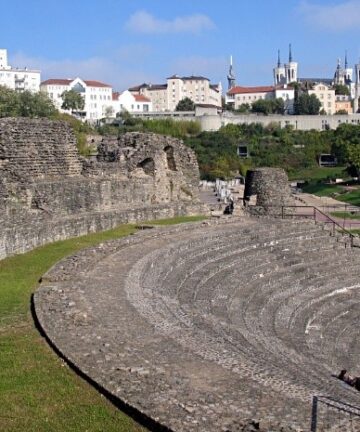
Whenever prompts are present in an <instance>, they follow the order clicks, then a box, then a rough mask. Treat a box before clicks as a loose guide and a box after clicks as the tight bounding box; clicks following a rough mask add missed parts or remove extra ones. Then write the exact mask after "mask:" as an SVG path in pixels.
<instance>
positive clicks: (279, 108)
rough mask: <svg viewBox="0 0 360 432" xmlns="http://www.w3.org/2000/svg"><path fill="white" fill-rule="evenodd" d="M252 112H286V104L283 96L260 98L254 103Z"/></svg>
mask: <svg viewBox="0 0 360 432" xmlns="http://www.w3.org/2000/svg"><path fill="white" fill-rule="evenodd" d="M251 110H252V112H257V113H262V114H265V115H268V114H284V111H285V106H284V101H283V99H282V98H277V99H259V100H257V101H255V102H254V103H253V104H252V107H251Z"/></svg>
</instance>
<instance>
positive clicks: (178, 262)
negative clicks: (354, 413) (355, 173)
mask: <svg viewBox="0 0 360 432" xmlns="http://www.w3.org/2000/svg"><path fill="white" fill-rule="evenodd" d="M359 258H360V256H359V253H358V251H356V250H349V249H345V248H344V246H343V245H342V244H340V243H336V241H335V239H334V237H330V236H329V233H328V232H327V231H325V230H323V229H322V227H321V226H318V225H313V224H312V223H309V222H307V223H305V222H301V223H300V222H295V221H292V222H282V221H273V220H271V219H265V220H263V221H261V222H257V221H256V220H247V219H242V220H240V221H238V222H231V223H226V222H225V223H223V222H219V223H215V222H213V221H212V222H206V224H194V225H188V226H180V227H172V228H166V229H165V228H162V229H159V228H157V229H153V230H147V231H146V232H145V231H144V232H142V233H139V234H136V235H134V236H131V237H129V238H127V239H122V240H118V241H113V242H110V243H106V244H103V245H100V246H98V247H95V248H91V249H88V250H85V251H82V252H79V253H78V254H77V255H75V256H73V257H69V258H67V259H66V260H64V261H62V262H60V263H59V264H57V265H56V266H55V267H54V268H53V269H52V270H51V271H49V272H48V273H47V274H46V275H44V278H43V282H42V285H41V287H40V289H39V291H38V292H37V293H36V294H35V299H34V300H35V310H36V314H37V317H38V319H39V321H40V323H41V326H42V327H43V329H44V330H45V332H46V334H47V336H48V337H49V339H50V340H51V341H52V342H53V343H54V344H55V345H56V346H57V348H58V349H59V350H60V351H61V352H62V353H63V354H64V355H65V357H67V358H68V359H69V360H70V361H71V362H72V363H74V364H75V365H76V366H77V367H79V368H80V369H81V370H82V371H83V372H84V373H86V374H87V375H88V376H89V377H91V378H92V379H93V380H95V381H96V382H98V383H99V384H101V385H102V386H104V387H105V388H106V389H107V390H108V391H110V392H111V393H112V394H113V395H115V396H116V397H118V398H120V399H121V400H123V401H125V402H126V403H129V404H130V405H132V406H133V407H135V408H136V409H138V410H139V411H140V412H142V413H145V414H146V415H148V416H150V417H151V418H153V419H156V420H157V421H158V422H159V423H160V424H163V425H166V426H167V427H169V428H170V429H171V430H173V431H181V432H190V431H194V432H195V431H196V432H219V431H228V432H235V431H253V430H260V431H267V432H270V431H276V432H280V431H284V432H285V431H286V432H289V431H295V430H296V431H300V430H302V431H308V430H309V429H310V423H311V408H312V398H313V396H315V395H318V396H319V395H327V396H331V397H333V398H334V399H335V400H339V401H342V402H344V403H347V404H350V405H358V403H359V393H358V392H356V391H355V390H354V389H352V388H350V387H348V386H345V385H344V384H343V383H342V382H340V381H339V380H337V379H335V378H333V377H332V376H331V374H333V373H335V372H338V371H339V370H340V369H342V368H347V369H349V370H351V371H352V372H353V373H354V374H357V375H360V369H359V364H358V358H359V355H360V348H359V346H358V343H357V340H358V316H359V307H358V305H359V303H360V297H359V277H360V273H359V268H360V267H359ZM339 263H341V264H340V265H339ZM317 415H318V418H317V421H318V428H317V431H318V432H320V431H330V430H331V431H335V430H336V431H345V430H351V429H350V420H349V419H350V416H349V415H347V414H344V413H341V411H338V412H336V411H335V410H331V409H326V408H324V407H323V408H321V407H320V406H319V410H318V411H317ZM249 419H253V420H249ZM256 419H257V420H256ZM352 420H354V421H357V418H352ZM329 425H331V427H329Z"/></svg>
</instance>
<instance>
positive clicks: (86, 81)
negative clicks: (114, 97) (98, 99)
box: [84, 80, 111, 88]
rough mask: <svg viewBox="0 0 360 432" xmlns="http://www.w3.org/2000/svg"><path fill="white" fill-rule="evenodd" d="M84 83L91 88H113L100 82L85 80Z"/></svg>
mask: <svg viewBox="0 0 360 432" xmlns="http://www.w3.org/2000/svg"><path fill="white" fill-rule="evenodd" d="M84 83H85V84H86V85H87V86H89V87H110V88H111V85H109V84H105V83H102V82H100V81H88V80H84Z"/></svg>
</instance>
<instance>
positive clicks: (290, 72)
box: [285, 44, 298, 84]
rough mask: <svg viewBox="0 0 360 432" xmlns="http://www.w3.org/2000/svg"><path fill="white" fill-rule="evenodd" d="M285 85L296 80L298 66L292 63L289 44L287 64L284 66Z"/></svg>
mask: <svg viewBox="0 0 360 432" xmlns="http://www.w3.org/2000/svg"><path fill="white" fill-rule="evenodd" d="M285 76H286V84H290V83H292V82H296V81H297V80H298V64H297V62H295V61H293V56H292V51H291V44H289V62H288V63H286V64H285Z"/></svg>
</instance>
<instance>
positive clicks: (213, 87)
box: [129, 75, 222, 112]
mask: <svg viewBox="0 0 360 432" xmlns="http://www.w3.org/2000/svg"><path fill="white" fill-rule="evenodd" d="M129 91H130V92H131V93H133V94H142V95H144V96H146V97H147V98H149V99H150V100H151V102H152V109H153V110H154V111H155V112H161V111H175V109H176V106H177V104H178V103H179V102H180V101H181V100H182V99H184V98H186V97H187V98H189V99H191V100H192V101H193V102H194V104H195V105H196V104H208V105H214V106H216V107H219V108H220V107H221V96H222V86H221V83H219V84H210V80H209V79H208V78H205V77H203V76H194V75H192V76H188V77H179V76H178V75H173V76H171V77H169V78H167V82H166V84H145V83H144V84H142V85H139V86H136V87H131V88H130V89H129Z"/></svg>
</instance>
